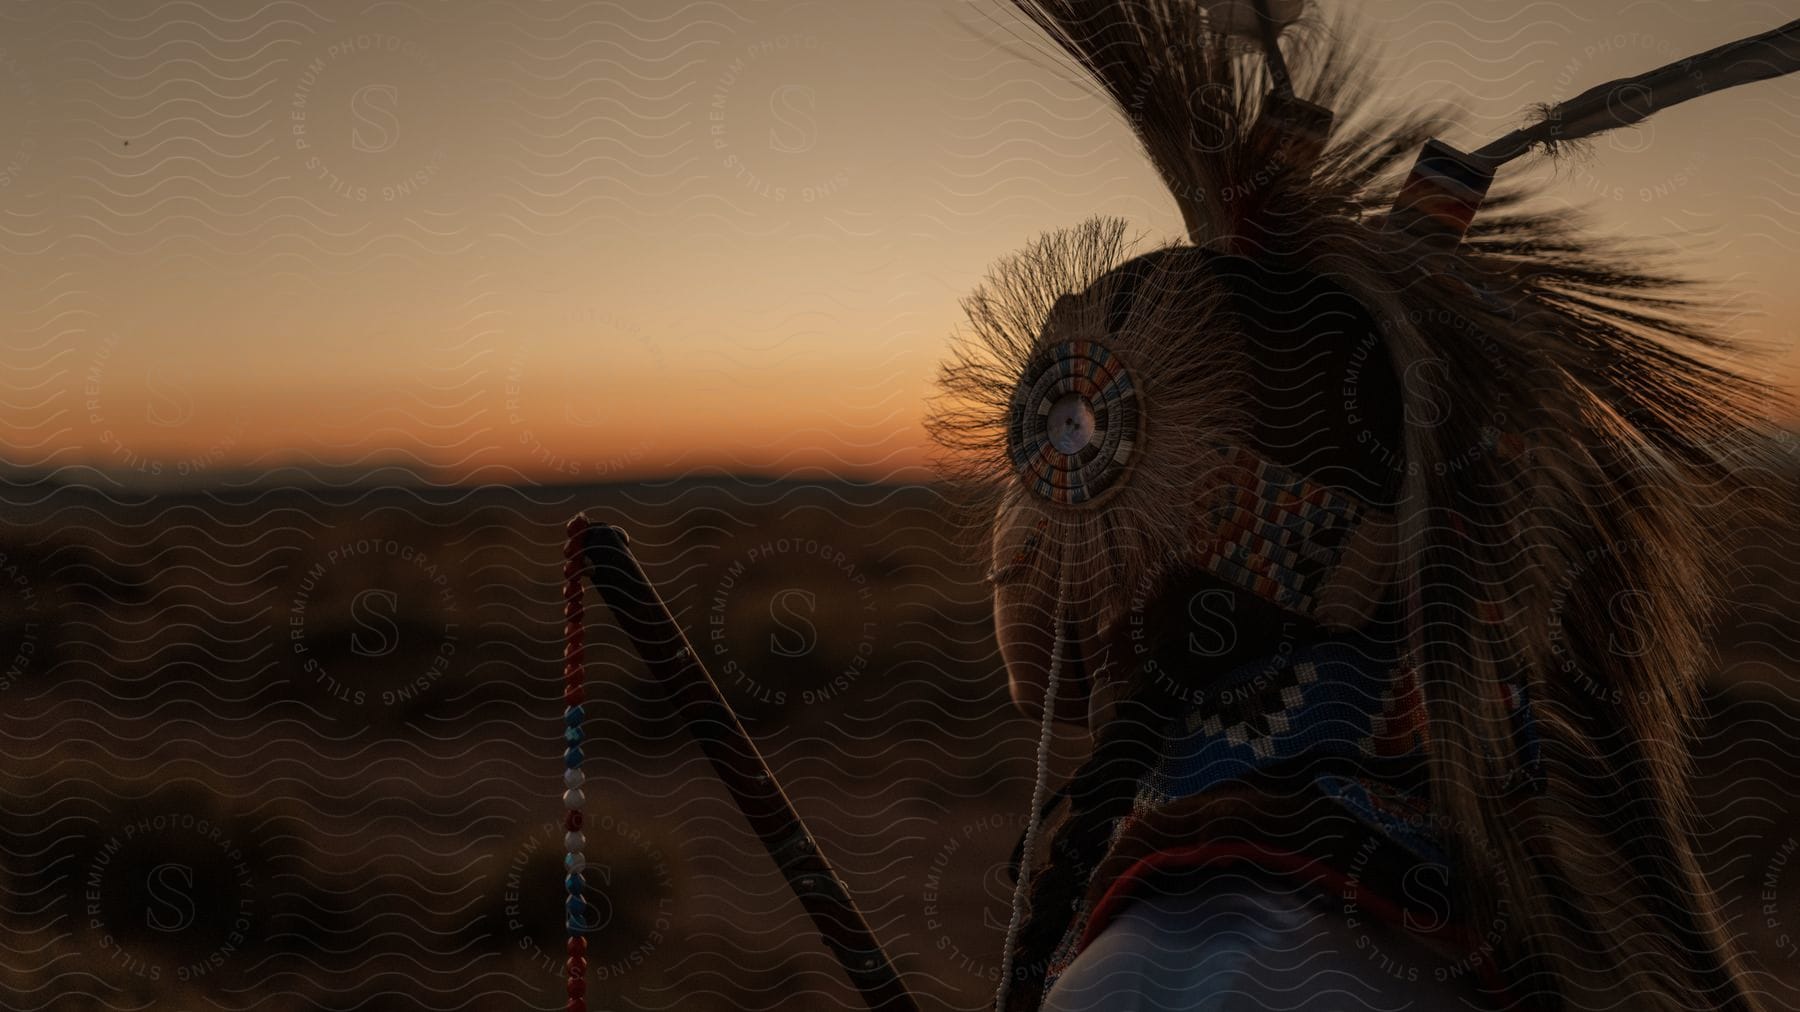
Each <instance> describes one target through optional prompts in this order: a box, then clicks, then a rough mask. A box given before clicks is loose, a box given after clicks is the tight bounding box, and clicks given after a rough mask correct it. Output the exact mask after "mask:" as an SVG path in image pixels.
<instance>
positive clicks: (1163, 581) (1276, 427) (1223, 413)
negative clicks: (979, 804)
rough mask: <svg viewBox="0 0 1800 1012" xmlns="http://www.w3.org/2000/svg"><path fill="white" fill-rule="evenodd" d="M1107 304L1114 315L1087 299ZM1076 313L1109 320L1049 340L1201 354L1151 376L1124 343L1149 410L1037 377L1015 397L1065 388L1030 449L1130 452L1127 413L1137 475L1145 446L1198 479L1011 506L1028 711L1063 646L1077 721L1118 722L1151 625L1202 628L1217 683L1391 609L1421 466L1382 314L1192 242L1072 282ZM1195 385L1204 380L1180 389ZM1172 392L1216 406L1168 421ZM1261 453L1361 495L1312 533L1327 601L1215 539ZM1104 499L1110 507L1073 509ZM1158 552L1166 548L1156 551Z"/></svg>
mask: <svg viewBox="0 0 1800 1012" xmlns="http://www.w3.org/2000/svg"><path fill="white" fill-rule="evenodd" d="M1176 291H1179V292H1181V293H1182V294H1181V295H1180V296H1179V297H1176V296H1174V295H1173V294H1171V293H1173V292H1176ZM1139 300H1141V301H1139ZM1099 305H1104V306H1105V307H1106V308H1105V312H1104V313H1101V312H1096V311H1092V310H1089V311H1086V312H1083V311H1082V308H1081V307H1088V306H1099ZM1063 308H1064V314H1063V317H1064V320H1063V321H1062V322H1061V323H1060V325H1061V326H1063V327H1065V328H1066V327H1068V326H1070V325H1071V323H1070V322H1068V321H1072V320H1080V321H1084V322H1086V323H1088V324H1089V325H1090V327H1091V328H1092V329H1091V332H1089V333H1086V334H1079V333H1077V334H1071V333H1069V332H1068V331H1067V330H1064V331H1063V332H1062V333H1060V334H1059V333H1054V332H1051V328H1046V332H1045V333H1043V334H1040V335H1039V338H1038V341H1039V344H1040V345H1041V346H1045V347H1049V346H1054V345H1057V344H1059V343H1064V342H1066V341H1067V340H1068V339H1069V338H1073V339H1074V340H1076V341H1082V340H1086V341H1089V342H1093V344H1094V345H1095V346H1099V347H1107V348H1109V349H1110V348H1112V347H1115V346H1121V347H1122V348H1130V347H1132V346H1134V345H1135V346H1142V345H1144V344H1146V343H1148V342H1149V341H1150V340H1152V339H1153V340H1155V341H1157V342H1159V343H1161V344H1162V345H1163V346H1164V347H1162V348H1159V349H1158V350H1157V352H1156V353H1155V355H1154V356H1153V357H1154V358H1156V359H1176V360H1179V359H1181V358H1183V357H1185V358H1187V359H1188V360H1190V361H1191V362H1193V363H1195V364H1197V365H1199V366H1201V368H1180V367H1179V366H1178V367H1176V368H1173V369H1171V368H1168V367H1167V366H1166V365H1162V364H1160V363H1159V365H1158V367H1157V368H1155V369H1151V370H1140V369H1138V368H1136V367H1134V363H1133V361H1132V359H1131V358H1130V357H1128V353H1127V352H1126V351H1124V350H1120V351H1118V352H1116V353H1115V352H1111V351H1110V350H1109V351H1108V353H1107V354H1108V356H1109V358H1108V359H1107V362H1106V364H1107V365H1109V366H1110V367H1111V368H1112V369H1113V376H1112V378H1114V379H1115V380H1116V379H1117V377H1118V376H1120V375H1124V376H1127V377H1129V380H1130V382H1131V384H1132V391H1131V396H1132V399H1133V400H1134V401H1136V402H1137V404H1138V405H1140V406H1141V410H1143V413H1144V415H1145V416H1146V417H1142V418H1134V417H1132V416H1131V415H1130V414H1129V413H1127V412H1126V411H1123V410H1121V409H1120V407H1119V406H1118V405H1116V404H1113V405H1109V404H1108V403H1107V398H1106V396H1105V392H1104V391H1103V390H1102V393H1101V394H1100V396H1091V395H1090V394H1091V391H1092V390H1093V389H1094V388H1095V387H1096V386H1097V384H1093V383H1089V384H1087V385H1086V386H1085V387H1082V388H1081V389H1075V390H1070V389H1064V388H1065V387H1069V386H1080V384H1078V383H1076V382H1073V381H1069V380H1065V382H1063V383H1061V384H1050V385H1048V394H1045V393H1041V392H1039V391H1035V390H1030V389H1029V388H1026V386H1025V384H1024V383H1023V382H1022V383H1021V391H1020V393H1019V394H1018V395H1017V397H1016V398H1015V401H1017V400H1018V399H1020V398H1024V399H1036V400H1037V401H1040V402H1041V401H1043V400H1045V399H1046V396H1048V398H1049V399H1050V400H1051V401H1052V403H1051V404H1050V405H1049V410H1048V411H1044V412H1041V414H1042V421H1041V423H1039V424H1041V426H1042V431H1041V432H1036V431H1033V430H1032V428H1031V421H1032V420H1031V419H1027V420H1026V421H1023V422H1021V423H1019V424H1017V425H1016V426H1015V433H1014V444H1015V445H1014V447H1013V448H1012V449H1011V450H1009V453H1010V454H1012V455H1013V456H1014V457H1015V458H1017V457H1018V456H1020V455H1021V454H1023V453H1026V452H1029V447H1028V446H1023V445H1020V444H1026V443H1028V442H1029V441H1030V440H1032V439H1033V438H1034V437H1035V438H1037V439H1039V440H1041V441H1042V442H1045V443H1050V444H1051V445H1052V448H1054V449H1057V450H1058V452H1062V451H1063V450H1068V449H1073V450H1075V451H1076V452H1081V451H1085V450H1087V449H1088V448H1089V445H1090V444H1093V445H1094V446H1096V447H1097V448H1099V449H1100V450H1101V451H1102V452H1103V453H1113V452H1114V451H1112V449H1111V448H1110V447H1107V446H1105V445H1104V440H1105V439H1106V438H1107V435H1108V431H1107V427H1108V426H1113V427H1115V428H1116V427H1118V426H1120V425H1121V424H1130V425H1131V426H1132V431H1131V432H1130V434H1129V442H1130V449H1129V451H1128V453H1127V454H1126V455H1125V459H1124V461H1123V462H1122V464H1121V467H1120V469H1121V471H1124V470H1125V469H1128V468H1130V467H1132V466H1134V465H1135V464H1136V463H1137V461H1140V460H1141V461H1148V462H1151V463H1150V464H1146V465H1144V466H1163V465H1161V464H1160V462H1162V461H1166V460H1171V459H1172V460H1176V461H1180V462H1181V466H1180V468H1179V471H1180V479H1181V480H1182V481H1184V482H1185V484H1179V485H1178V484H1176V482H1173V481H1171V482H1167V483H1164V485H1163V487H1162V488H1160V489H1159V490H1158V492H1157V496H1158V499H1157V500H1156V501H1150V502H1142V501H1137V500H1133V499H1131V498H1130V497H1125V501H1123V502H1120V501H1118V500H1119V498H1120V497H1119V496H1117V495H1115V496H1114V498H1113V501H1111V502H1109V501H1108V500H1107V499H1106V498H1105V496H1106V493H1107V492H1108V491H1109V490H1110V489H1109V488H1108V487H1101V488H1098V489H1097V493H1098V495H1097V496H1096V498H1097V500H1098V501H1089V500H1083V501H1081V502H1077V503H1063V502H1058V501H1056V500H1055V498H1054V497H1046V496H1041V495H1032V494H1023V495H1014V496H1011V497H1009V498H1008V499H1006V500H1005V501H1003V502H1002V503H1001V504H1000V505H999V506H998V507H997V509H996V516H995V519H994V523H993V527H992V531H993V534H992V567H991V570H990V572H991V580H992V583H993V585H994V621H995V633H996V636H997V639H998V642H999V647H1000V652H1001V657H1002V658H1003V660H1004V662H1005V666H1006V671H1007V675H1008V683H1009V688H1010V690H1011V693H1012V698H1013V701H1014V702H1015V703H1016V704H1017V705H1018V706H1019V707H1020V708H1021V709H1023V710H1024V711H1025V712H1027V713H1028V714H1032V715H1034V716H1035V715H1037V714H1038V713H1039V712H1040V708H1041V706H1042V701H1043V698H1044V690H1045V683H1046V676H1047V674H1048V670H1049V667H1050V664H1051V660H1052V654H1053V653H1055V654H1056V655H1057V657H1058V659H1059V660H1060V663H1061V672H1062V681H1061V688H1060V689H1059V692H1058V698H1057V701H1056V707H1055V708H1056V710H1057V717H1058V719H1060V720H1064V721H1069V722H1080V721H1087V722H1089V723H1090V724H1092V725H1094V726H1095V729H1096V730H1098V726H1099V724H1100V723H1102V722H1103V721H1104V719H1105V717H1106V715H1107V714H1108V713H1109V712H1110V708H1109V707H1108V706H1107V702H1108V700H1110V699H1111V698H1112V696H1113V695H1115V694H1116V693H1117V692H1118V691H1119V689H1120V687H1121V685H1122V684H1123V682H1124V681H1126V680H1128V678H1129V670H1128V669H1130V668H1131V667H1132V666H1133V663H1134V658H1136V657H1139V656H1142V655H1144V654H1145V649H1146V648H1145V646H1144V643H1145V641H1146V640H1147V639H1160V638H1163V637H1187V638H1188V639H1189V641H1190V642H1191V643H1193V644H1194V645H1195V649H1194V650H1193V651H1191V653H1192V656H1191V657H1190V658H1189V660H1190V661H1191V662H1192V663H1191V664H1188V665H1185V666H1183V668H1182V669H1178V670H1181V673H1182V675H1183V677H1188V678H1192V679H1195V680H1204V679H1205V678H1207V677H1208V676H1217V675H1219V674H1222V673H1224V671H1226V670H1228V669H1230V668H1231V667H1234V666H1235V665H1236V664H1238V663H1241V662H1243V661H1245V660H1247V659H1250V658H1253V657H1255V656H1256V655H1257V654H1258V652H1259V651H1265V652H1266V651H1267V650H1268V649H1270V648H1271V647H1272V646H1273V644H1274V643H1275V642H1276V641H1277V640H1278V639H1286V640H1288V641H1290V642H1291V641H1294V640H1299V639H1304V638H1308V637H1312V636H1316V635H1318V634H1319V633H1320V632H1321V631H1322V630H1325V629H1328V628H1329V629H1337V630H1344V629H1351V628H1359V627H1362V626H1366V625H1367V624H1369V623H1370V622H1372V621H1374V619H1375V616H1376V612H1377V611H1378V610H1379V609H1380V607H1381V606H1382V605H1383V604H1385V603H1389V601H1388V599H1389V598H1391V596H1392V593H1393V589H1394V588H1393V586H1392V583H1391V581H1392V548H1391V544H1389V542H1391V531H1390V530H1388V529H1386V528H1384V527H1383V526H1382V525H1383V523H1384V518H1385V517H1386V516H1388V515H1389V514H1390V512H1391V507H1392V504H1393V500H1394V498H1395V496H1396V495H1397V493H1398V491H1399V487H1400V476H1401V475H1402V473H1403V471H1404V468H1403V466H1402V465H1401V461H1400V459H1399V457H1398V448H1399V447H1400V446H1401V444H1402V439H1403V436H1402V432H1401V406H1400V396H1399V387H1398V382H1397V380H1396V378H1395V375H1394V371H1393V368H1392V365H1391V360H1390V359H1389V357H1388V353H1387V349H1386V348H1385V347H1384V345H1383V342H1382V340H1381V336H1380V334H1379V333H1378V332H1377V330H1376V327H1375V325H1374V323H1373V321H1372V320H1371V319H1370V317H1369V314H1368V312H1367V311H1366V310H1364V309H1363V308H1362V307H1361V306H1360V305H1359V304H1357V303H1356V301H1355V300H1354V299H1352V298H1350V296H1348V295H1347V294H1346V293H1345V292H1344V291H1343V289H1342V288H1341V287H1339V286H1337V285H1336V284H1333V283H1332V282H1330V281H1329V280H1328V279H1326V278H1323V277H1320V276H1318V275H1315V274H1310V273H1307V272H1304V271H1296V270H1287V271H1281V270H1272V269H1270V268H1268V267H1266V266H1264V265H1261V264H1259V263H1257V262H1256V261H1253V260H1249V259H1246V258H1243V257H1238V256H1232V255H1229V254H1223V253H1215V252H1212V251H1209V250H1202V249H1197V248H1191V247H1190V248H1185V249H1168V250H1162V251H1158V252H1155V253H1150V254H1146V255H1142V256H1138V257H1134V258H1132V259H1130V260H1127V261H1126V262H1125V263H1123V264H1121V265H1119V266H1117V267H1115V268H1112V269H1111V270H1109V271H1106V272H1105V273H1104V274H1102V275H1101V276H1100V277H1099V278H1098V279H1096V280H1095V281H1094V282H1093V283H1092V284H1091V285H1089V286H1087V287H1086V288H1084V289H1083V290H1081V291H1079V292H1075V293H1071V294H1070V295H1069V296H1068V297H1067V298H1066V299H1065V300H1064V302H1063ZM1053 319H1054V317H1053ZM1058 325H1059V324H1058V323H1057V322H1053V323H1052V324H1051V327H1052V328H1053V327H1056V326H1058ZM1069 357H1070V358H1075V357H1076V356H1074V355H1070V356H1069ZM1047 371H1051V370H1047ZM1069 371H1070V372H1071V373H1072V372H1073V370H1069ZM1175 384H1188V385H1189V386H1191V387H1193V388H1194V389H1189V390H1179V391H1171V390H1170V389H1169V388H1170V386H1172V385H1175ZM1346 391H1350V394H1349V396H1350V397H1352V398H1353V399H1354V401H1355V407H1354V409H1353V410H1351V411H1346V410H1345V409H1344V402H1345V399H1346ZM1165 400H1175V401H1177V402H1179V401H1183V400H1198V401H1211V402H1212V403H1211V405H1210V406H1207V405H1202V407H1201V408H1200V409H1198V410H1193V411H1190V412H1186V413H1187V414H1189V415H1190V416H1192V417H1193V420H1192V421H1189V422H1188V425H1186V426H1184V425H1181V424H1179V421H1178V420H1171V419H1162V421H1163V424H1157V422H1158V419H1159V418H1161V415H1160V414H1158V413H1156V412H1155V411H1154V410H1153V409H1151V406H1155V407H1160V406H1161V405H1162V403H1163V402H1164V401H1165ZM1026 407H1027V408H1034V407H1036V405H1032V404H1029V403H1027V405H1026ZM1019 413H1020V414H1031V413H1032V412H1019ZM1196 422H1197V424H1196ZM1195 428H1199V429H1200V431H1194V429H1195ZM1057 442H1060V444H1061V445H1060V447H1057V446H1056V445H1055V444H1056V443H1057ZM1246 462H1250V463H1251V464H1252V466H1254V463H1255V462H1261V463H1263V464H1266V465H1270V466H1272V467H1274V468H1279V469H1281V470H1282V471H1284V472H1286V473H1289V474H1291V475H1293V476H1296V477H1298V478H1301V479H1303V480H1305V481H1306V482H1307V483H1308V484H1309V486H1311V487H1316V488H1318V489H1325V490H1330V491H1331V492H1333V493H1335V494H1337V495H1340V496H1342V497H1343V499H1344V501H1345V502H1353V503H1355V504H1357V505H1358V507H1359V510H1358V512H1357V514H1356V515H1355V516H1354V517H1353V518H1351V517H1346V518H1345V526H1344V527H1343V528H1341V529H1329V530H1319V531H1317V532H1315V533H1314V535H1313V536H1311V537H1310V538H1304V539H1299V540H1304V541H1305V542H1306V544H1305V546H1304V547H1305V548H1308V549H1310V548H1314V547H1316V548H1317V549H1318V550H1319V551H1321V552H1323V553H1326V554H1327V555H1329V556H1330V558H1329V559H1327V560H1326V561H1325V562H1324V563H1323V564H1322V565H1320V566H1319V567H1317V570H1316V571H1312V572H1307V573H1304V574H1298V575H1299V576H1300V578H1303V579H1307V580H1309V581H1310V582H1308V583H1306V584H1305V585H1304V586H1305V589H1306V590H1307V591H1308V593H1309V596H1311V597H1313V598H1314V599H1315V600H1313V601H1311V602H1309V603H1307V604H1304V605H1302V604H1298V603H1295V602H1292V601H1277V600H1273V599H1271V596H1270V595H1269V594H1267V593H1258V592H1257V588H1255V587H1248V586H1246V585H1245V583H1244V582H1243V581H1241V580H1234V579H1231V578H1230V576H1229V574H1226V573H1221V572H1219V571H1218V570H1219V569H1220V568H1221V567H1220V565H1219V564H1218V561H1217V560H1216V559H1214V558H1213V557H1212V553H1213V552H1214V551H1215V549H1216V542H1217V541H1218V539H1219V538H1220V537H1221V536H1222V533H1221V531H1220V530H1219V519H1218V517H1219V514H1220V513H1221V509H1220V506H1221V503H1222V502H1223V501H1224V500H1226V499H1228V498H1229V497H1232V496H1238V495H1242V494H1245V493H1246V492H1248V491H1250V490H1249V489H1247V488H1246V486H1247V484H1249V482H1247V480H1246V479H1248V478H1251V477H1252V475H1250V474H1249V473H1248V472H1247V469H1246V467H1245V466H1244V465H1245V464H1246ZM1093 476H1098V478H1099V481H1100V482H1105V481H1107V480H1108V479H1107V476H1106V475H1105V474H1104V471H1103V469H1097V468H1090V470H1089V475H1088V477H1089V478H1090V479H1091V478H1092V477H1093ZM1123 478H1124V475H1123V474H1121V475H1119V476H1118V477H1117V478H1114V479H1112V480H1113V481H1118V480H1122V479H1123ZM1171 496H1173V497H1176V498H1174V500H1173V501H1171V499H1170V497H1171ZM1084 508H1085V509H1088V510H1091V511H1092V512H1094V513H1095V514H1097V515H1098V516H1101V517H1104V519H1100V520H1096V521H1094V522H1092V523H1088V524H1084V523H1083V521H1082V520H1081V519H1077V520H1075V521H1073V522H1070V521H1068V520H1067V519H1065V518H1066V517H1067V516H1068V515H1069V514H1071V513H1074V514H1076V515H1077V516H1078V517H1079V515H1080V514H1079V511H1080V510H1082V509H1084ZM1059 514H1060V515H1059ZM1070 526H1072V527H1078V528H1081V529H1083V530H1084V531H1092V532H1093V533H1092V541H1091V543H1086V544H1083V543H1079V542H1077V543H1070V542H1069V539H1068V538H1067V537H1066V535H1065V537H1064V538H1063V539H1061V540H1060V541H1059V540H1057V539H1055V538H1052V537H1051V532H1052V529H1053V528H1054V529H1055V530H1056V531H1058V532H1061V531H1062V530H1063V529H1064V527H1070ZM1158 526H1160V527H1162V528H1165V529H1166V530H1156V529H1155V528H1157V527H1158ZM1133 542H1136V543H1135V544H1134V543H1133ZM1146 545H1153V546H1154V547H1145V546H1146ZM1293 547H1296V548H1298V547H1302V546H1300V545H1299V544H1298V542H1296V544H1295V545H1294V546H1293ZM1158 550H1160V553H1161V555H1160V557H1158V558H1146V556H1148V555H1150V554H1151V553H1153V552H1156V551H1158ZM1127 555H1135V558H1130V557H1126V556H1127ZM1109 556H1111V558H1109ZM1209 563H1210V565H1209ZM1167 688H1176V687H1175V686H1168V687H1167Z"/></svg>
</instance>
